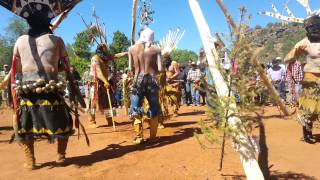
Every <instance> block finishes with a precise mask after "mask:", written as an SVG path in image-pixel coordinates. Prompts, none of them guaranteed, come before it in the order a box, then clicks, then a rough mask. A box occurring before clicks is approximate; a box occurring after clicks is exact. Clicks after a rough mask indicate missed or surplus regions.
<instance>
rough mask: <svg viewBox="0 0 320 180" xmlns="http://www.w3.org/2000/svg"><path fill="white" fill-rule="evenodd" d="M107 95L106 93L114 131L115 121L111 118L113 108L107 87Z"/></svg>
mask: <svg viewBox="0 0 320 180" xmlns="http://www.w3.org/2000/svg"><path fill="white" fill-rule="evenodd" d="M107 95H108V101H109V108H110V112H111V119H112V126H113V131H116V123H115V122H114V119H113V117H114V115H113V108H112V103H111V97H110V90H109V87H108V88H107Z"/></svg>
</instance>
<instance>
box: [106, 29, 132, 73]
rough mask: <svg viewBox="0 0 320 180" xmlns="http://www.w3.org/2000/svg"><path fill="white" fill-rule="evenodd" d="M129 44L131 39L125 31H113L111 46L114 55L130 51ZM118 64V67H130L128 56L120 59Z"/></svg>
mask: <svg viewBox="0 0 320 180" xmlns="http://www.w3.org/2000/svg"><path fill="white" fill-rule="evenodd" d="M129 46H130V41H129V39H128V38H127V36H126V35H125V34H124V33H122V32H120V31H116V32H114V33H113V38H112V43H111V44H110V46H109V49H110V53H111V54H113V55H114V54H116V53H120V52H125V51H128V48H129ZM116 64H117V68H118V69H125V68H126V67H128V57H127V56H126V57H122V58H120V59H118V60H117V61H116Z"/></svg>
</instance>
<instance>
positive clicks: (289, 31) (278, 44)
mask: <svg viewBox="0 0 320 180" xmlns="http://www.w3.org/2000/svg"><path fill="white" fill-rule="evenodd" d="M305 34H306V32H305V30H304V28H303V25H301V24H283V23H269V24H268V25H267V26H266V27H264V28H262V27H261V26H256V27H255V28H252V29H249V30H248V31H247V33H246V37H247V38H248V39H249V41H250V42H253V44H254V46H257V47H264V50H262V51H261V53H260V57H261V59H262V61H263V62H270V61H271V60H272V59H273V58H275V57H278V56H280V57H282V58H284V57H285V56H286V54H287V53H288V52H289V51H290V49H291V48H292V47H293V46H294V45H295V44H296V43H297V42H299V41H300V40H301V39H303V38H304V37H305Z"/></svg>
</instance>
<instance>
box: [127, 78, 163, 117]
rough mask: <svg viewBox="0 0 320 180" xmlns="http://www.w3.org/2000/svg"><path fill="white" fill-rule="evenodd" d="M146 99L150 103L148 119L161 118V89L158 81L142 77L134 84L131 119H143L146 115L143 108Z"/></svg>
mask: <svg viewBox="0 0 320 180" xmlns="http://www.w3.org/2000/svg"><path fill="white" fill-rule="evenodd" d="M144 98H146V99H147V101H148V103H149V110H148V112H147V115H148V117H149V118H153V117H157V116H160V115H161V107H160V103H159V87H158V85H157V81H156V79H155V78H154V77H152V76H150V75H145V76H143V75H141V76H139V77H138V79H137V80H136V82H135V83H134V86H133V88H132V95H131V107H130V118H133V117H141V116H142V115H143V114H144V109H143V107H142V103H143V99H144Z"/></svg>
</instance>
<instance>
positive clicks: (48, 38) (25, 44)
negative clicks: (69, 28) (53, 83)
mask: <svg viewBox="0 0 320 180" xmlns="http://www.w3.org/2000/svg"><path fill="white" fill-rule="evenodd" d="M13 56H14V57H15V58H17V65H16V72H22V73H29V72H43V71H44V72H43V73H46V74H51V75H57V74H58V64H59V60H61V58H64V57H67V52H66V49H65V46H64V42H63V40H62V39H61V38H60V37H58V36H55V35H52V34H45V35H42V36H39V37H37V38H33V37H31V36H28V35H23V36H21V37H19V38H18V40H17V42H16V44H15V47H14V52H13ZM51 77H52V76H51Z"/></svg>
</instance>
